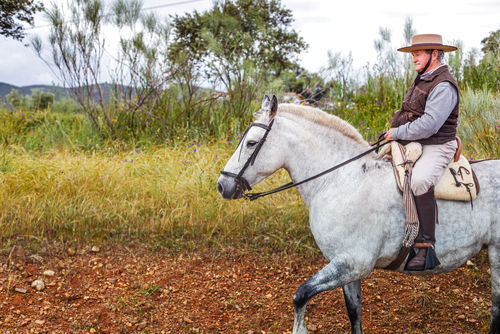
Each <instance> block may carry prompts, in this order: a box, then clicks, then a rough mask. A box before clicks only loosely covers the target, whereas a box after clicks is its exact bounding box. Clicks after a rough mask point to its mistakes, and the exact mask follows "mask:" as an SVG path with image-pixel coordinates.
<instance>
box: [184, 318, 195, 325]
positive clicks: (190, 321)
mask: <svg viewBox="0 0 500 334" xmlns="http://www.w3.org/2000/svg"><path fill="white" fill-rule="evenodd" d="M183 320H184V321H185V322H187V323H188V324H192V323H193V320H191V319H189V318H188V317H184V319H183Z"/></svg>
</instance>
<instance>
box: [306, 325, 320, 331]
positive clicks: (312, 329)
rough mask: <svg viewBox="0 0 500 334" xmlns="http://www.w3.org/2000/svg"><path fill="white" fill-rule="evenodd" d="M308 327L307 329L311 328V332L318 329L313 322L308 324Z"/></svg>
mask: <svg viewBox="0 0 500 334" xmlns="http://www.w3.org/2000/svg"><path fill="white" fill-rule="evenodd" d="M306 328H307V330H309V331H311V332H316V331H317V330H318V328H317V327H316V326H315V325H313V324H309V325H307V326H306Z"/></svg>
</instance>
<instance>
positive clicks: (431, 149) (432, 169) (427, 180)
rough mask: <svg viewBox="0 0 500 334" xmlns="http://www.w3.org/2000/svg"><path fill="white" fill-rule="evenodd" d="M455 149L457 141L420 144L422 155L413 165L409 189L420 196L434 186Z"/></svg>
mask: <svg viewBox="0 0 500 334" xmlns="http://www.w3.org/2000/svg"><path fill="white" fill-rule="evenodd" d="M456 150H457V141H456V140H452V141H449V142H447V143H445V144H442V145H422V155H421V156H420V158H419V159H418V160H417V162H416V163H415V165H414V166H413V173H412V175H411V190H412V192H413V194H414V195H415V196H420V195H423V194H425V193H426V192H428V191H429V189H430V188H431V187H432V186H435V185H436V184H437V183H438V181H439V179H440V178H441V175H443V172H444V170H445V168H446V166H448V164H449V163H450V161H451V159H453V156H454V155H455V151H456Z"/></svg>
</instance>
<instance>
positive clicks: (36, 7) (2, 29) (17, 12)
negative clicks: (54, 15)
mask: <svg viewBox="0 0 500 334" xmlns="http://www.w3.org/2000/svg"><path fill="white" fill-rule="evenodd" d="M43 9H44V7H43V3H41V2H39V1H35V0H3V1H1V2H0V35H3V36H6V37H12V38H13V39H16V40H18V41H22V40H23V38H24V37H25V32H24V28H23V25H22V23H23V22H24V23H28V24H29V25H31V26H33V25H34V24H35V22H34V19H33V15H35V14H36V13H37V12H40V11H42V10H43Z"/></svg>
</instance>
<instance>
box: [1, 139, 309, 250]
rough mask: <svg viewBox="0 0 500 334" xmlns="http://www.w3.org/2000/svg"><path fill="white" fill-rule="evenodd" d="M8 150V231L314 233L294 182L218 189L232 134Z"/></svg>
mask: <svg viewBox="0 0 500 334" xmlns="http://www.w3.org/2000/svg"><path fill="white" fill-rule="evenodd" d="M195 148H196V152H194V149H195ZM0 150H1V151H0V152H1V153H0V230H1V234H2V236H3V239H4V241H5V240H8V239H9V238H12V237H14V236H20V235H24V236H30V237H36V238H58V239H61V240H63V241H64V240H68V241H69V240H71V241H72V240H75V239H76V240H86V241H89V240H96V239H98V240H102V241H105V240H108V241H119V240H122V239H131V238H132V239H133V238H138V239H140V240H146V241H149V242H153V243H157V242H160V243H162V244H166V245H167V246H170V247H181V248H185V247H188V248H190V247H192V248H197V247H211V246H214V245H218V246H221V247H222V246H226V247H227V246H228V245H231V244H235V243H237V244H250V245H251V244H256V245H258V244H262V243H266V244H268V245H270V246H271V247H273V248H277V249H276V250H282V249H290V248H292V249H294V251H296V250H299V251H300V249H296V248H297V247H298V248H301V249H304V250H307V249H308V248H307V247H311V246H309V245H308V243H307V242H306V243H305V244H302V243H303V240H302V241H301V238H304V236H308V235H310V233H305V232H307V231H306V230H308V224H307V209H306V207H305V205H304V204H303V202H302V200H301V199H300V196H299V195H298V193H297V192H296V191H288V192H285V193H281V194H277V195H273V196H270V197H268V198H265V199H260V200H259V201H255V202H252V203H249V202H247V201H243V200H238V201H231V202H229V201H225V200H223V199H222V198H221V197H220V196H219V194H218V192H217V190H216V182H217V178H218V175H219V171H220V169H222V168H223V165H224V164H225V162H226V161H227V160H228V159H229V157H230V155H231V154H232V152H233V147H231V146H229V145H228V144H225V143H213V144H209V145H207V144H201V143H200V146H198V144H195V145H194V146H192V147H191V148H188V144H187V143H186V144H184V145H177V146H173V147H151V148H150V149H149V150H147V151H141V150H139V151H138V152H136V151H135V150H131V151H124V152H117V153H111V152H109V153H108V152H106V151H102V152H98V153H83V152H74V151H73V152H68V151H64V150H61V151H48V152H46V153H44V154H42V155H40V156H39V155H37V154H32V153H26V152H24V151H23V150H22V148H16V147H10V148H9V149H6V148H1V149H0ZM132 161H133V162H132ZM285 182H289V179H288V176H287V175H286V174H285V173H284V172H280V173H277V174H276V175H274V176H273V177H272V178H271V179H270V181H267V182H263V184H261V185H259V186H260V189H261V190H263V189H268V188H270V187H275V186H278V185H281V184H283V183H285ZM256 191H259V187H256ZM284 208H286V210H283V209H284ZM305 238H308V239H311V237H305ZM292 240H293V243H294V245H292V244H291V243H292ZM304 247H305V248H304Z"/></svg>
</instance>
